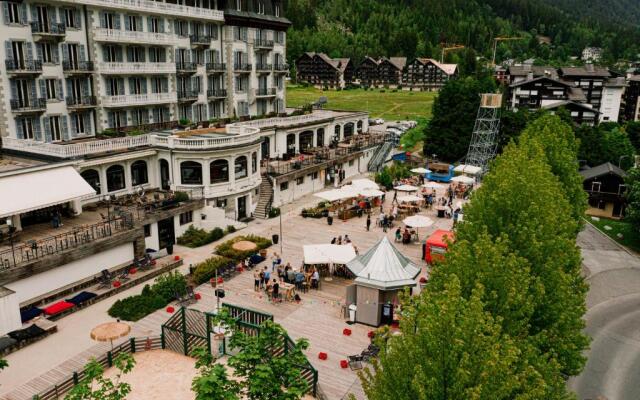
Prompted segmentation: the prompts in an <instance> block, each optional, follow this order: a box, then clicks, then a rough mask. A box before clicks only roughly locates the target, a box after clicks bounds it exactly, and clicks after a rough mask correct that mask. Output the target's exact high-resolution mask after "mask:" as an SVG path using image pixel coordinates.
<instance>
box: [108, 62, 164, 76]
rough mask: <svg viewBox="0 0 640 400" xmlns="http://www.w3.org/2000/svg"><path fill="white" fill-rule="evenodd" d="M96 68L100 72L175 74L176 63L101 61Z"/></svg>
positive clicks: (114, 73)
mask: <svg viewBox="0 0 640 400" xmlns="http://www.w3.org/2000/svg"><path fill="white" fill-rule="evenodd" d="M98 69H99V70H100V73H102V74H111V75H119V74H123V75H132V74H149V75H152V74H175V73H176V64H175V63H171V62H159V63H152V62H101V63H99V64H98Z"/></svg>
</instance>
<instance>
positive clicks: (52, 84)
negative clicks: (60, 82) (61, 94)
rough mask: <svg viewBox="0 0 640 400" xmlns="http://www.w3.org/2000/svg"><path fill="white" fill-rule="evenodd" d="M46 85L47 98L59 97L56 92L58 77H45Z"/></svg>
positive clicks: (54, 98)
mask: <svg viewBox="0 0 640 400" xmlns="http://www.w3.org/2000/svg"><path fill="white" fill-rule="evenodd" d="M44 85H45V94H46V98H47V100H57V99H58V96H57V94H56V88H57V79H45V80H44Z"/></svg>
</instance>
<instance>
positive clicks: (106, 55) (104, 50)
mask: <svg viewBox="0 0 640 400" xmlns="http://www.w3.org/2000/svg"><path fill="white" fill-rule="evenodd" d="M62 54H63V56H64V51H63V52H62ZM102 58H103V59H104V61H113V60H111V59H110V58H109V49H108V48H107V46H103V47H102Z"/></svg>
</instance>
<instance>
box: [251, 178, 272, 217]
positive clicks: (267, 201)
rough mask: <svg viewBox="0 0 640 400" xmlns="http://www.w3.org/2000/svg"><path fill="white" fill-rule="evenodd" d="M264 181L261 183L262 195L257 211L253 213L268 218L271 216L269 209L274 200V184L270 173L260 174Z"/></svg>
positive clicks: (260, 190)
mask: <svg viewBox="0 0 640 400" xmlns="http://www.w3.org/2000/svg"><path fill="white" fill-rule="evenodd" d="M260 176H261V178H262V182H261V183H260V188H259V192H260V197H258V204H257V205H256V211H255V213H254V214H253V215H254V216H255V217H256V218H260V219H267V218H269V210H270V209H271V203H272V202H273V184H272V183H271V179H269V175H267V174H266V173H265V172H263V173H261V174H260Z"/></svg>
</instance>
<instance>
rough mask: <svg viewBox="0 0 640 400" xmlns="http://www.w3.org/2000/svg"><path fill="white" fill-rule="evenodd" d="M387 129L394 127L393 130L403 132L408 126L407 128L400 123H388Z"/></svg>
mask: <svg viewBox="0 0 640 400" xmlns="http://www.w3.org/2000/svg"><path fill="white" fill-rule="evenodd" d="M387 129H395V130H397V131H400V132H402V133H404V132H406V131H408V130H409V128H407V127H406V126H402V125H389V126H387Z"/></svg>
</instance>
